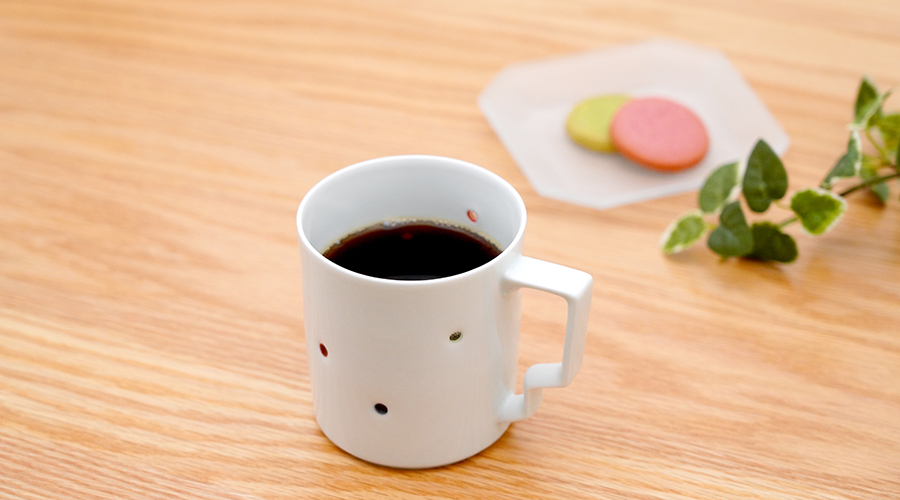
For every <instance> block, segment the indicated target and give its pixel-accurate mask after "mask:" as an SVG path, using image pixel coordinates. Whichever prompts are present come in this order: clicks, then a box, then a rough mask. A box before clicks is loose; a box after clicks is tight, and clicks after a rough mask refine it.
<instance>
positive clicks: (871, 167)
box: [859, 155, 891, 203]
mask: <svg viewBox="0 0 900 500" xmlns="http://www.w3.org/2000/svg"><path fill="white" fill-rule="evenodd" d="M880 167H881V161H880V160H879V159H878V158H876V157H874V156H871V155H863V159H862V167H861V168H860V170H859V177H860V178H861V179H862V180H863V181H865V182H868V181H870V180H872V179H874V178H876V177H878V169H879V168H880ZM868 189H869V191H871V192H873V193H875V195H876V196H878V198H879V199H880V200H881V203H887V201H888V198H890V197H891V190H890V188H889V187H888V185H887V183H886V182H884V181H881V182H879V183H877V184H872V185H871V186H869V187H868Z"/></svg>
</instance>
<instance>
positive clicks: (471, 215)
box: [466, 210, 478, 222]
mask: <svg viewBox="0 0 900 500" xmlns="http://www.w3.org/2000/svg"><path fill="white" fill-rule="evenodd" d="M466 215H468V216H469V220H470V221H472V222H478V214H477V213H475V211H474V210H469V211H468V212H466Z"/></svg>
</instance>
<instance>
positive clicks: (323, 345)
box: [319, 344, 328, 358]
mask: <svg viewBox="0 0 900 500" xmlns="http://www.w3.org/2000/svg"><path fill="white" fill-rule="evenodd" d="M319 351H321V352H322V356H325V357H326V358H327V357H328V349H327V348H326V347H325V344H319Z"/></svg>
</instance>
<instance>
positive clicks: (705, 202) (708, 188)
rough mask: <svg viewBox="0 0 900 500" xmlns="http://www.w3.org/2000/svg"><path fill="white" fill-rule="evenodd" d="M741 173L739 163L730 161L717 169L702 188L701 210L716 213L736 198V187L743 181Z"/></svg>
mask: <svg viewBox="0 0 900 500" xmlns="http://www.w3.org/2000/svg"><path fill="white" fill-rule="evenodd" d="M740 173H741V172H740V165H739V164H738V163H729V164H727V165H722V166H721V167H719V168H717V169H715V170H714V171H713V173H712V174H710V176H709V177H707V179H706V182H705V183H703V187H702V188H701V189H700V195H699V198H700V200H699V201H700V210H702V211H703V212H705V213H708V214H714V213H716V212H718V211H719V210H721V209H722V207H724V206H725V204H726V203H728V202H729V201H731V200H732V199H734V195H735V194H736V193H734V191H735V189H734V188H736V187H737V185H738V183H740V181H741V178H740Z"/></svg>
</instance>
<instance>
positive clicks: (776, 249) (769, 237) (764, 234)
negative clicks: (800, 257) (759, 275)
mask: <svg viewBox="0 0 900 500" xmlns="http://www.w3.org/2000/svg"><path fill="white" fill-rule="evenodd" d="M750 230H751V231H752V232H753V251H752V252H750V254H749V255H747V258H750V259H753V260H759V261H762V262H769V261H775V262H785V263H787V262H794V261H795V260H797V242H796V241H794V238H792V237H791V235H789V234H785V233H783V232H781V228H780V227H778V225H777V224H772V223H771V222H757V223H755V224H753V226H751V227H750Z"/></svg>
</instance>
